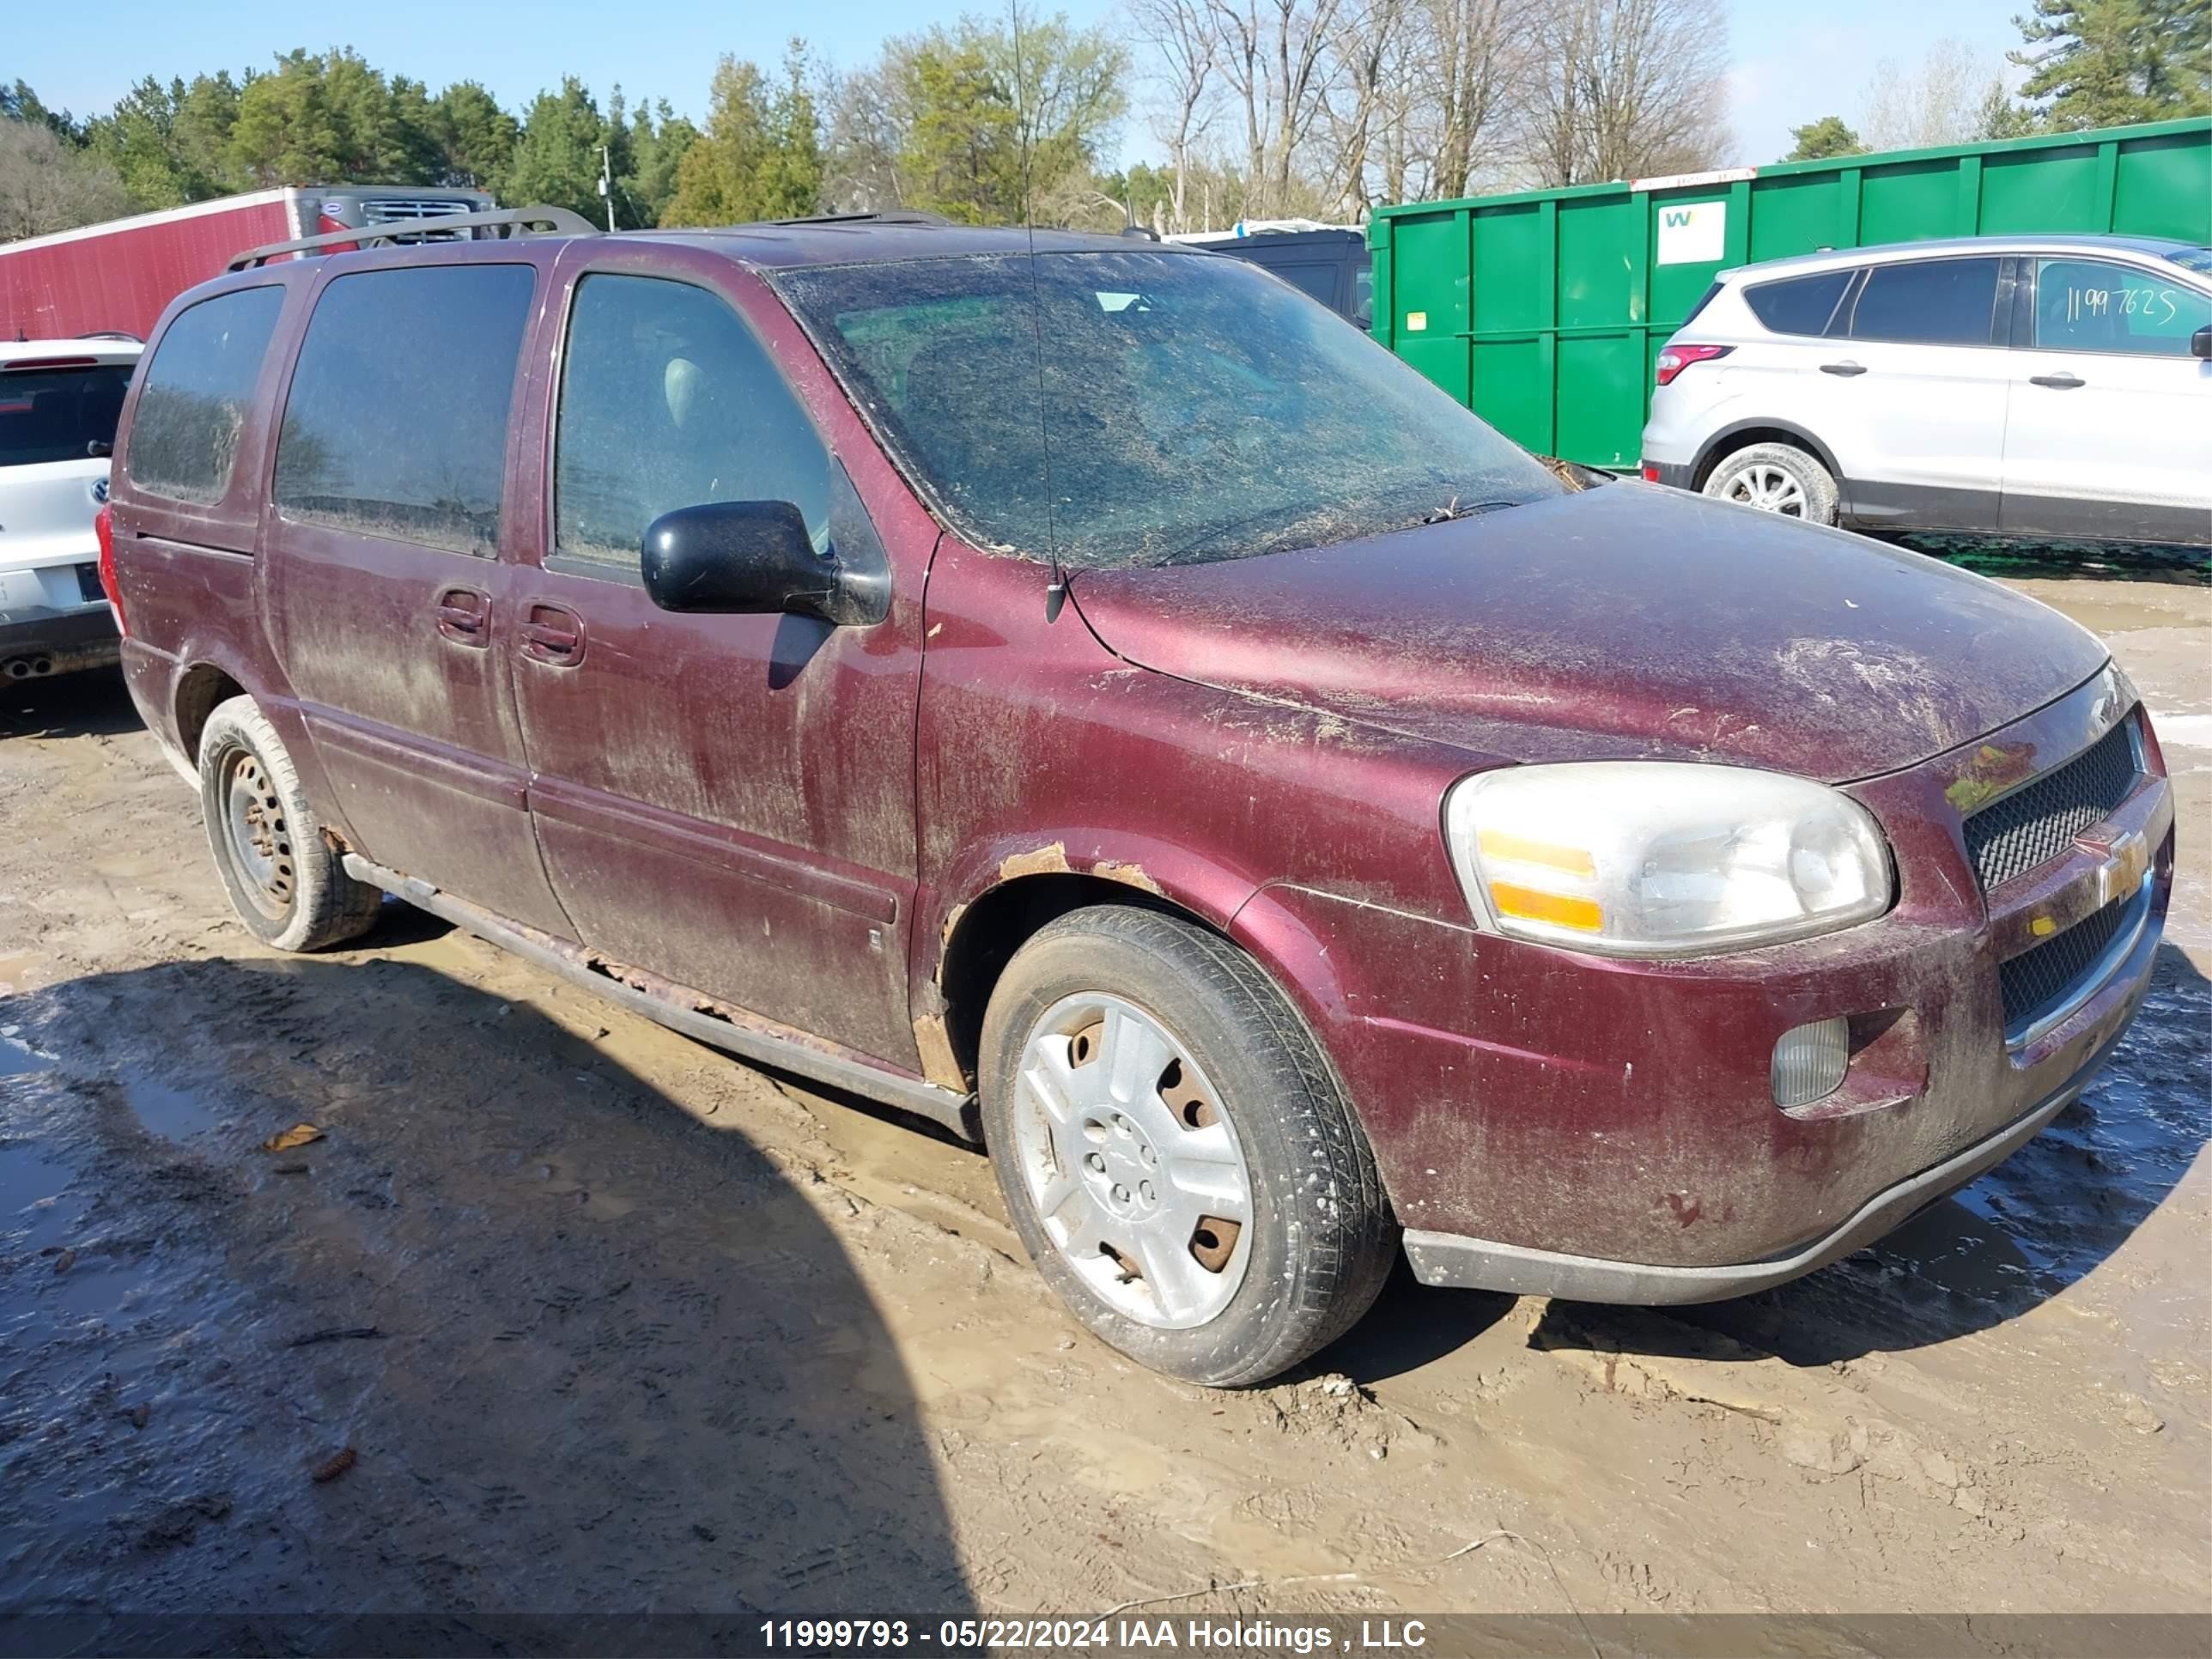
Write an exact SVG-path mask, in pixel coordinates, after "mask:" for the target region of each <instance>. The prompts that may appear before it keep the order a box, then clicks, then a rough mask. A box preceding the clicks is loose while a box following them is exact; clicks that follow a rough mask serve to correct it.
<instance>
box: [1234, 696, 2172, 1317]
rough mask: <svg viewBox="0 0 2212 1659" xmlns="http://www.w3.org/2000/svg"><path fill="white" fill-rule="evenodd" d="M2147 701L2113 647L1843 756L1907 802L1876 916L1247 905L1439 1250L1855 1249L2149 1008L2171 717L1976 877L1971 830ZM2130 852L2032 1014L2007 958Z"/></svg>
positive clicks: (1706, 1286)
mask: <svg viewBox="0 0 2212 1659" xmlns="http://www.w3.org/2000/svg"><path fill="white" fill-rule="evenodd" d="M2132 702H2133V698H2132V696H2122V694H2121V691H2120V689H2119V688H2118V687H2117V685H2116V683H2115V682H2114V681H2113V680H2112V677H2111V676H2110V675H2109V674H2106V675H2100V677H2098V678H2097V679H2095V680H2093V681H2091V682H2089V683H2087V684H2085V685H2083V686H2081V687H2080V688H2078V689H2077V690H2075V691H2074V692H2072V693H2069V694H2068V695H2067V696H2064V697H2062V698H2060V699H2058V700H2057V702H2053V703H2051V704H2050V705H2048V706H2047V707H2046V708H2043V709H2041V710H2039V711H2037V712H2036V713H2035V714H2031V715H2029V716H2027V717H2026V718H2025V719H2023V720H2019V721H2016V722H2015V723H2014V724H2013V725H2011V726H2008V727H2006V728H2004V729H2002V730H2001V731H1999V732H1995V733H1992V734H1990V737H1988V738H1984V739H1980V740H1978V741H1977V742H1975V743H1972V744H1966V745H1963V746H1961V747H1960V749H1958V750H1953V751H1951V752H1949V753H1948V754H1945V755H1942V756H1938V757H1936V758H1934V759H1933V760H1930V761H1928V762H1925V763H1921V764H1919V765H1917V766H1914V767H1911V768H1908V769H1905V770H1904V771H1902V772H1899V773H1894V774H1891V775H1887V776H1884V777H1881V778H1876V779H1872V780H1869V781H1866V782H1863V783H1861V784H1857V785H1853V786H1850V787H1849V788H1848V789H1847V791H1846V793H1850V794H1852V795H1853V796H1855V797H1857V799H1860V800H1861V801H1862V802H1863V803H1864V804H1865V805H1867V806H1868V807H1869V810H1870V811H1873V812H1874V814H1875V817H1876V818H1877V819H1878V820H1879V821H1880V822H1881V823H1882V825H1883V827H1884V829H1886V830H1887V833H1888V836H1889V841H1890V845H1891V849H1892V853H1893V859H1894V862H1895V866H1896V870H1897V878H1898V884H1899V890H1898V898H1897V902H1896V904H1895V906H1894V908H1893V909H1892V910H1891V911H1890V913H1889V914H1888V915H1885V916H1883V917H1881V918H1880V919H1878V920H1876V921H1870V922H1867V923H1864V924H1862V925H1861V926H1858V927H1851V928H1847V929H1844V930H1843V931H1841V932H1839V933H1832V934H1827V935H1823V936H1821V937H1819V938H1815V939H1807V940H1803V941H1800V942H1797V943H1795V944H1788V945H1775V946H1767V947H1764V948H1761V949H1757V950H1752V951H1741V952H1738V953H1735V954H1733V955H1728V956H1721V957H1705V958H1697V959H1692V960H1685V961H1676V962H1638V961H1633V960H1625V959H1621V958H1607V957H1597V956H1594V955H1587V954H1583V953H1579V952H1576V951H1565V950H1558V949H1553V948H1549V947H1544V946H1537V945H1528V944H1524V943H1521V942H1518V941H1515V940H1510V939H1500V938H1498V937H1497V936H1495V935H1492V934H1488V933H1480V932H1479V931H1477V930H1475V929H1474V928H1473V927H1468V926H1466V925H1462V924H1459V923H1455V922H1451V921H1445V920H1443V919H1440V918H1437V917H1435V916H1431V915H1414V914H1413V913H1410V912H1408V911H1405V910H1401V909H1396V908H1388V907H1386V906H1383V905H1381V904H1376V903H1371V902H1359V901H1358V900H1352V899H1346V898H1340V897H1338V896H1334V895H1331V894H1327V893H1322V892H1320V891H1317V890H1312V889H1305V888H1290V887H1287V886H1285V885H1282V884H1272V885H1271V886H1269V887H1268V888H1266V889H1263V890H1262V891H1261V894H1260V895H1258V896H1255V899H1254V900H1253V901H1251V902H1249V903H1248V904H1247V905H1246V906H1245V907H1244V908H1243V910H1241V911H1240V912H1239V913H1238V915H1237V918H1236V920H1235V921H1234V922H1233V923H1232V926H1231V933H1232V936H1234V937H1237V938H1238V939H1240V940H1242V941H1243V942H1245V943H1246V944H1247V945H1248V948H1250V949H1252V950H1253V951H1255V954H1256V955H1258V956H1260V957H1261V959H1262V960H1266V961H1269V962H1271V963H1277V964H1281V967H1280V969H1279V972H1280V977H1281V978H1282V980H1283V981H1284V982H1285V985H1286V986H1287V987H1289V988H1291V990H1292V992H1293V994H1296V995H1297V996H1298V997H1299V998H1300V1003H1301V1006H1302V1008H1303V1009H1304V1012H1305V1013H1306V1015H1307V1018H1309V1020H1310V1021H1311V1023H1312V1024H1313V1026H1314V1029H1315V1031H1316V1036H1318V1037H1319V1038H1320V1040H1321V1042H1322V1046H1323V1048H1325V1049H1326V1050H1327V1051H1328V1057H1329V1059H1330V1060H1331V1062H1332V1063H1333V1064H1334V1066H1335V1068H1336V1070H1337V1072H1338V1073H1339V1075H1340V1078H1341V1079H1342V1080H1343V1084H1344V1086H1345V1089H1346V1093H1347V1094H1348V1095H1349V1097H1350V1098H1351V1100H1352V1103H1353V1105H1354V1107H1355V1108H1356V1109H1357V1110H1358V1115H1359V1117H1360V1121H1361V1122H1362V1124H1363V1126H1364V1128H1365V1129H1366V1131H1367V1135H1368V1139H1369V1140H1370V1143H1371V1144H1372V1146H1374V1149H1375V1153H1376V1163H1377V1165H1378V1166H1379V1168H1380V1170H1381V1173H1382V1176H1383V1184H1384V1187H1385V1188H1386V1189H1387V1190H1388V1192H1389V1196H1390V1201H1391V1204H1392V1206H1393V1207H1394V1208H1395V1211H1396V1212H1397V1215H1398V1217H1399V1219H1400V1220H1401V1222H1402V1223H1403V1225H1405V1226H1406V1227H1407V1229H1408V1230H1409V1233H1410V1236H1411V1238H1412V1241H1413V1244H1414V1245H1415V1246H1416V1247H1418V1248H1417V1249H1416V1250H1415V1252H1414V1255H1415V1261H1416V1263H1417V1265H1418V1266H1419V1267H1421V1268H1422V1270H1423V1273H1424V1276H1425V1277H1431V1278H1433V1279H1435V1280H1436V1282H1439V1283H1450V1284H1462V1285H1487V1286H1490V1287H1492V1288H1496V1289H1509V1290H1545V1291H1553V1292H1556V1293H1559V1294H1563V1295H1577V1296H1592V1297H1613V1298H1618V1299H1623V1300H1631V1301H1651V1300H1675V1301H1680V1300H1696V1299H1699V1298H1701V1297H1717V1296H1726V1295H1732V1294H1737V1293H1740V1292H1741V1291H1744V1290H1747V1289H1753V1288H1757V1287H1758V1286H1759V1285H1762V1284H1768V1283H1774V1282H1778V1281H1779V1280H1781V1279H1787V1278H1790V1277H1792V1276H1794V1275H1795V1274H1796V1273H1803V1272H1807V1271H1809V1270H1810V1269H1811V1268H1812V1267H1816V1266H1818V1265H1820V1263H1821V1262H1822V1261H1827V1260H1831V1259H1832V1258H1833V1256H1834V1255H1837V1254H1840V1253H1843V1252H1844V1251H1848V1250H1850V1249H1856V1248H1857V1247H1858V1246H1860V1245H1861V1244H1863V1243H1866V1242H1867V1241H1868V1239H1869V1238H1870V1237H1875V1235H1877V1234H1879V1233H1880V1232H1881V1231H1885V1230H1886V1229H1887V1228H1888V1227H1890V1226H1893V1225H1896V1224H1897V1223H1898V1222H1899V1220H1901V1219H1903V1218H1904V1217H1905V1215H1907V1214H1909V1213H1911V1210H1912V1209H1913V1208H1915V1207H1917V1206H1918V1205H1920V1204H1923V1203H1925V1202H1927V1201H1929V1200H1931V1199H1932V1198H1934V1197H1936V1196H1938V1195H1940V1193H1941V1191H1942V1188H1943V1186H1944V1184H1945V1182H1950V1183H1952V1184H1956V1182H1957V1181H1960V1180H1965V1179H1970V1178H1971V1177H1972V1176H1973V1175H1974V1174H1977V1173H1978V1172H1979V1170H1980V1169H1982V1168H1984V1167H1986V1164H1987V1163H1989V1162H1994V1161H1995V1160H1996V1159H1997V1158H2002V1156H2004V1154H2005V1153H2006V1152H2009V1151H2010V1150H2012V1148H2013V1146H2015V1145H2017V1144H2018V1139H2024V1138H2026V1136H2027V1135H2028V1134H2031V1133H2033V1127H2036V1126H2039V1124H2040V1122H2041V1121H2045V1119H2047V1117H2048V1116H2049V1115H2051V1114H2053V1113H2055V1112H2056V1111H2057V1110H2058V1109H2061V1108H2063V1105H2064V1103H2065V1102H2066V1100H2067V1099H2068V1098H2069V1097H2070V1091H2078V1089H2079V1087H2080V1086H2081V1085H2082V1084H2083V1083H2085V1082H2086V1081H2087V1078H2088V1076H2089V1073H2090V1070H2091V1068H2092V1066H2093V1065H2094V1064H2095V1063H2096V1062H2097V1061H2098V1060H2099V1059H2100V1057H2101V1056H2102V1055H2103V1054H2105V1052H2106V1050H2107V1049H2108V1048H2109V1047H2110V1045H2111V1044H2112V1042H2114V1041H2115V1040H2116V1039H2117V1038H2118V1036H2119V1034H2120V1032H2121V1031H2122V1030H2123V1029H2124V1027H2125V1025H2126V1024H2127V1022H2128V1021H2129V1019H2130V1018H2132V1017H2133V1015H2134V1013H2135V1012H2136V1006H2138V1004H2139V1003H2140V1000H2141V998H2142V992H2143V989H2144V987H2145V985H2146V984H2147V982H2148V977H2149V975H2150V970H2151V966H2152V963H2153V961H2154V957H2155V955H2156V951H2157V949H2158V939H2159V933H2160V924H2161V922H2162V920H2163V917H2164V914H2165V910H2166V901H2167V898H2168V896H2169V894H2170V891H2171V887H2172V855H2173V834H2172V821H2173V806H2172V788H2171V786H2170V785H2169V784H2168V783H2167V781H2166V777H2165V775H2164V769H2163V765H2162V763H2161V762H2160V757H2159V756H2158V753H2157V750H2156V745H2155V744H2154V742H2151V741H2149V740H2148V739H2147V740H2146V744H2145V748H2144V753H2143V756H2142V759H2141V760H2140V762H2139V764H2138V767H2137V781H2136V785H2135V787H2134V788H2133V790H2132V793H2130V794H2129V796H2128V797H2127V798H2126V799H2125V800H2124V801H2123V802H2122V803H2121V805H2119V806H2118V807H2117V808H2115V809H2113V810H2112V812H2111V813H2110V815H2109V816H2108V817H2106V819H2105V820H2104V821H2102V822H2101V823H2098V824H2093V825H2092V826H2090V827H2089V829H2086V830H2084V831H2083V832H2082V834H2081V836H2077V837H2076V838H2075V841H2074V842H2072V843H2071V844H2070V845H2069V846H2068V847H2067V848H2064V849H2063V850H2062V851H2060V852H2059V853H2058V854H2057V855H2056V856H2054V857H2052V858H2051V859H2049V860H2047V861H2046V862H2045V863H2043V864H2040V865H2039V866H2036V867H2034V868H2033V869H2031V870H2028V871H2027V872H2023V873H2022V874H2021V875H2020V876H2019V877H2018V878H2015V879H2010V880H2007V881H2005V882H2003V883H2002V884H2000V885H1998V886H1996V887H1993V888H1991V889H1990V891H1989V892H1987V893H1986V894H1985V893H1984V891H1983V889H1982V885H1981V882H1980V880H1979V878H1978V876H1977V874H1976V872H1975V868H1974V866H1973V864H1972V862H1971V860H1970V858H1969V855H1968V854H1967V851H1966V842H1965V832H1964V829H1963V823H1964V817H1965V814H1966V811H1969V810H1971V809H1972V807H1973V806H1974V805H1976V804H1977V803H1978V802H1980V801H1983V800H1985V799H1990V796H1991V792H1992V791H1997V792H2002V790H2004V789H2005V788H2006V787H2007V786H2008V783H2009V782H2011V781H2015V780H2021V779H2027V778H2031V777H2034V776H2038V775H2041V774H2043V773H2045V771H2047V770H2050V769H2053V768H2054V767H2056V766H2057V765H2059V764H2061V763H2064V762H2066V761H2068V760H2069V759H2070V758H2072V757H2075V756H2077V755H2079V754H2081V752H2082V751H2083V750H2085V749H2086V747H2087V745H2088V744H2089V743H2090V742H2091V741H2092V740H2093V739H2094V738H2096V737H2098V736H2100V734H2101V733H2102V732H2104V731H2106V729H2107V728H2108V727H2109V726H2110V725H2111V724H2112V720H2113V714H2114V712H2115V709H2116V708H2118V709H2120V710H2123V711H2124V710H2125V709H2126V708H2127V705H2128V704H2130V703H2132ZM2118 848H2127V849H2129V854H2130V855H2129V856H2128V857H2126V858H2121V857H2118V855H2117V853H2118ZM2136 860H2142V862H2137V861H2136ZM2146 865H2147V866H2148V867H2147V868H2146V867H2145V866H2146ZM2136 879H2140V880H2141V881H2142V894H2143V898H2142V905H2143V909H2142V915H2141V917H2140V922H2139V925H2131V926H2130V928H2129V929H2128V930H2127V931H2126V933H2124V939H2125V941H2126V943H2125V948H2124V951H2116V952H2115V953H2114V954H2113V957H2112V958H2100V959H2099V960H2098V961H2097V962H2096V963H2095V965H2094V967H2093V969H2092V970H2090V972H2089V973H2087V975H2085V976H2082V977H2081V978H2079V979H2078V980H2077V981H2075V983H2073V984H2071V985H2069V987H2068V990H2069V994H2068V995H2067V996H2066V997H2065V998H2064V999H2063V1002H2061V1003H2059V1004H2057V1005H2053V1006H2056V1007H2057V1017H2056V1018H2054V1019H2052V1020H2051V1022H2050V1023H2049V1024H2045V1025H2042V1026H2040V1027H2039V1029H2036V1030H2033V1031H2026V1030H2019V1029H2017V1022H2015V1021H2013V1020H2009V1019H2008V1014H2007V1006H2008V1004H2007V1000H2006V996H2007V994H2006V992H2005V991H2004V989H2003V986H2002V975H2001V973H2000V969H1999V964H2000V963H2009V962H2010V961H2011V960H2012V959H2013V958H2014V957H2018V956H2020V955H2021V953H2023V952H2024V951H2028V950H2030V949H2032V948H2033V947H2034V946H2035V945H2037V944H2038V943H2039V942H2040V941H2042V940H2044V939H2050V938H2053V937H2054V935H2063V933H2065V932H2066V931H2067V930H2068V929H2069V928H2071V927H2074V926H2075V925H2077V924H2078V923H2079V921H2080V920H2081V918H2082V917H2084V916H2086V915H2089V914H2090V913H2091V912H2092V910H2093V909H2094V908H2098V907H2100V905H2101V904H2102V903H2104V902H2106V894H2107V893H2109V892H2112V891H2117V890H2118V887H2117V884H2118V883H2119V882H2121V881H2123V880H2136ZM1308 981H1317V982H1319V983H1320V984H1321V985H1322V987H1323V989H1322V994H1319V995H1316V994H1310V993H1309V992H1308V991H1307V988H1306V985H1307V982H1308ZM2075 991H2078V992H2079V993H2080V994H2071V993H2073V992H2075ZM1837 1017H1844V1018H1848V1019H1849V1020H1850V1022H1851V1031H1852V1057H1851V1060H1850V1069H1849V1071H1848V1072H1847V1073H1846V1076H1845V1079H1844V1085H1843V1086H1842V1087H1841V1088H1840V1089H1838V1090H1837V1091H1835V1093H1834V1094H1832V1096H1830V1097H1827V1098H1826V1099H1823V1100H1821V1101H1818V1102H1815V1103H1812V1104H1811V1105H1809V1106H1804V1107H1793V1108H1789V1109H1783V1108H1780V1107H1778V1106H1777V1105H1776V1103H1775V1102H1774V1099H1773V1097H1772V1092H1771V1081H1770V1078H1769V1068H1770V1065H1771V1058H1772V1054H1773V1051H1774V1047H1775V1043H1776V1042H1777V1041H1778V1038H1779V1037H1780V1036H1782V1034H1783V1033H1784V1032H1785V1031H1787V1030H1790V1029H1792V1028H1794V1027H1796V1026H1798V1025H1802V1024H1808V1023H1811V1022H1814V1021H1818V1020H1822V1019H1827V1018H1837Z"/></svg>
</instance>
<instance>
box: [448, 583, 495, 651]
mask: <svg viewBox="0 0 2212 1659" xmlns="http://www.w3.org/2000/svg"><path fill="white" fill-rule="evenodd" d="M490 628H491V599H490V598H489V596H488V595H486V594H483V593H479V592H477V590H476V589H475V588H473V587H449V588H447V590H446V591H445V592H442V593H441V594H439V595H438V631H439V632H440V633H441V634H442V635H445V636H446V637H447V639H449V640H451V641H453V642H454V643H455V644H456V645H468V646H473V647H476V648H477V650H479V651H481V650H483V647H485V646H486V645H488V644H489V643H490Z"/></svg>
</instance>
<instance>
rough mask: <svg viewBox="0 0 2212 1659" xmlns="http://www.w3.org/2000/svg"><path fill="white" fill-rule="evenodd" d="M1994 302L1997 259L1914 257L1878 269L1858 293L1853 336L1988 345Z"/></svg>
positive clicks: (1853, 320) (1858, 337)
mask: <svg viewBox="0 0 2212 1659" xmlns="http://www.w3.org/2000/svg"><path fill="white" fill-rule="evenodd" d="M1996 300H1997V262H1996V260H1995V259H1916V260H1913V261H1911V263H1909V264H1898V265H1876V266H1875V268H1874V269H1873V270H1870V271H1869V272H1868V273H1867V280H1866V286H1865V287H1864V288H1863V289H1860V290H1859V302H1858V306H1857V309H1856V310H1855V311H1854V312H1853V313H1852V316H1851V338H1853V339H1854V340H1901V341H1904V342H1905V343H1909V344H1913V345H1974V346H1979V345H1987V344H1989V343H1990V316H1991V315H1992V314H1993V313H1995V311H1996Z"/></svg>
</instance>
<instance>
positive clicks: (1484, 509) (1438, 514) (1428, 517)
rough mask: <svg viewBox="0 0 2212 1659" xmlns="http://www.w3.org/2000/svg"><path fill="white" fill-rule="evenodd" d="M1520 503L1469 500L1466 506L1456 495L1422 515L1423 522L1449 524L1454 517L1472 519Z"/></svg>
mask: <svg viewBox="0 0 2212 1659" xmlns="http://www.w3.org/2000/svg"><path fill="white" fill-rule="evenodd" d="M1520 505H1521V503H1520V502H1518V501H1469V502H1468V504H1467V505H1466V506H1464V507H1462V506H1461V505H1460V499H1459V497H1458V496H1456V495H1455V496H1453V497H1452V498H1451V500H1449V501H1446V502H1445V503H1444V504H1443V506H1442V507H1432V508H1431V509H1430V510H1429V511H1428V512H1426V513H1423V514H1422V515H1421V522H1422V523H1423V524H1449V523H1450V522H1451V521H1452V520H1454V519H1471V518H1473V517H1474V515H1475V514H1476V513H1495V512H1497V511H1498V509H1499V508H1500V507H1518V506H1520Z"/></svg>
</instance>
